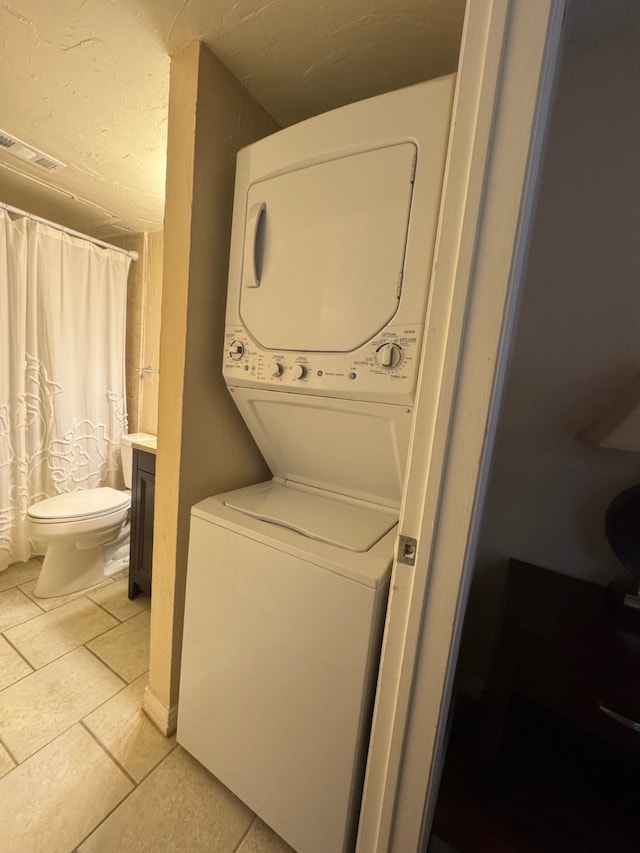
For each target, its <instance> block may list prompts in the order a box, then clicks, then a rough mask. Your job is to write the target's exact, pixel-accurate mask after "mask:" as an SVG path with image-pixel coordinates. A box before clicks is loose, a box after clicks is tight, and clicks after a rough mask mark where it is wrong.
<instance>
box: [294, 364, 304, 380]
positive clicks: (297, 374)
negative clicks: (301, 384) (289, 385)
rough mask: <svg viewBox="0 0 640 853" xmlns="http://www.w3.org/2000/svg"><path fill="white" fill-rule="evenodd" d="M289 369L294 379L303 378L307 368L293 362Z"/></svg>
mask: <svg viewBox="0 0 640 853" xmlns="http://www.w3.org/2000/svg"><path fill="white" fill-rule="evenodd" d="M291 371H292V374H293V378H294V379H304V377H305V376H306V375H307V368H306V367H305V366H304V364H294V365H293V367H292V368H291Z"/></svg>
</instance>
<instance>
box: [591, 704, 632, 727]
mask: <svg viewBox="0 0 640 853" xmlns="http://www.w3.org/2000/svg"><path fill="white" fill-rule="evenodd" d="M598 707H599V708H600V710H601V711H602V713H603V714H606V715H607V717H611V719H613V720H616V722H618V723H622V725H623V726H626V727H627V728H628V729H631V730H632V731H634V732H640V723H636V721H635V720H630V719H629V717H623V716H622V714H618V712H617V711H612V710H611V708H607V706H606V705H598Z"/></svg>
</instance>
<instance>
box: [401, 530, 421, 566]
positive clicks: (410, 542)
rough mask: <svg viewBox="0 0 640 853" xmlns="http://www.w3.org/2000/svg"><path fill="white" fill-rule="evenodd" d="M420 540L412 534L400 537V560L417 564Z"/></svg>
mask: <svg viewBox="0 0 640 853" xmlns="http://www.w3.org/2000/svg"><path fill="white" fill-rule="evenodd" d="M417 548H418V540H417V539H414V538H413V537H412V536H399V537H398V562H399V563H405V564H406V565H407V566H415V564H416V550H417Z"/></svg>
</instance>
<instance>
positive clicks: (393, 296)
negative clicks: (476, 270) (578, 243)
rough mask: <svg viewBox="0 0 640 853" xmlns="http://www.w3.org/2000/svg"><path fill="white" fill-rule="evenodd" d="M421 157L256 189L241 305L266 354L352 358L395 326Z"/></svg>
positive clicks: (353, 159)
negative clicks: (340, 354)
mask: <svg viewBox="0 0 640 853" xmlns="http://www.w3.org/2000/svg"><path fill="white" fill-rule="evenodd" d="M415 158H416V147H415V145H413V143H410V142H406V143H402V144H399V145H392V146H388V147H386V148H379V149H375V150H373V151H366V152H361V153H359V154H352V155H349V156H344V157H340V158H339V159H335V160H330V161H328V162H324V163H319V164H316V165H312V166H307V167H306V168H302V169H298V170H296V171H293V172H288V173H286V174H284V175H279V176H277V177H274V178H269V179H268V180H264V181H259V182H258V183H255V184H253V185H252V186H251V187H250V188H249V192H248V197H247V208H246V210H247V213H246V221H245V236H244V247H243V263H242V286H241V288H240V306H239V307H240V315H241V317H242V321H243V323H244V324H245V326H246V328H247V331H248V332H249V334H250V335H252V337H253V338H254V339H255V340H256V341H257V342H258V343H259V344H260V345H261V346H263V347H265V348H266V349H275V350H302V351H307V352H350V351H351V350H354V349H356V348H357V347H359V346H361V345H362V344H363V343H365V342H366V341H368V340H369V339H370V338H372V337H373V336H374V335H375V334H376V333H377V332H379V331H380V329H382V328H383V327H384V326H385V325H386V324H387V323H388V322H389V321H390V320H391V318H392V317H393V315H394V314H395V312H396V310H397V307H398V301H399V297H400V287H401V283H402V270H403V265H404V255H405V246H406V240H407V229H408V225H409V214H410V210H411V195H412V190H413V174H414V163H415Z"/></svg>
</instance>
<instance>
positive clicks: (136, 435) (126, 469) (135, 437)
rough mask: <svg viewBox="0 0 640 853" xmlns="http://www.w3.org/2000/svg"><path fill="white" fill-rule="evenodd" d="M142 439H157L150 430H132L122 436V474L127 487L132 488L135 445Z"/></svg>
mask: <svg viewBox="0 0 640 853" xmlns="http://www.w3.org/2000/svg"><path fill="white" fill-rule="evenodd" d="M142 441H153V442H155V441H156V437H155V435H151V434H150V433H148V432H132V433H129V435H123V436H122V437H121V438H120V455H121V457H122V474H123V476H124V485H125V488H127V489H130V488H131V478H132V474H133V445H134V444H136V443H140V442H142Z"/></svg>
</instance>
